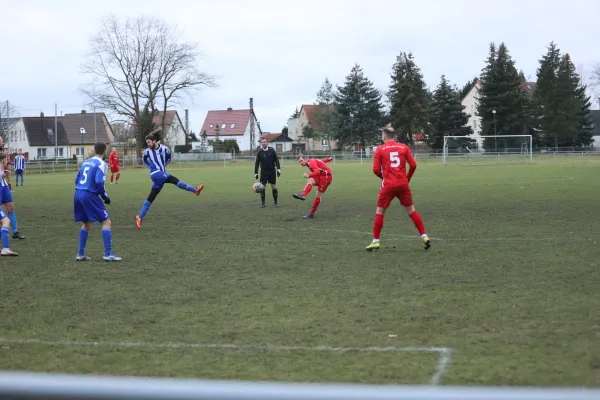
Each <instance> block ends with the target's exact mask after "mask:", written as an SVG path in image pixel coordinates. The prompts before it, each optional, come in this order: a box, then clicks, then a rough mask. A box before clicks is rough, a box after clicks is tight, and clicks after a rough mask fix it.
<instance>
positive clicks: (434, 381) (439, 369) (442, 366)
mask: <svg viewBox="0 0 600 400" xmlns="http://www.w3.org/2000/svg"><path fill="white" fill-rule="evenodd" d="M0 344H5V345H7V344H14V345H42V346H66V347H74V346H85V347H145V348H150V349H159V348H166V349H186V348H187V349H192V348H193V349H227V350H245V351H321V352H362V353H366V352H428V353H438V354H439V358H438V361H437V365H436V368H435V372H434V373H433V375H432V376H431V378H430V380H429V383H430V384H431V385H439V384H440V382H441V379H442V377H443V375H444V374H445V373H446V371H447V369H448V365H449V364H450V361H451V356H452V349H450V348H448V347H339V346H279V345H272V344H219V343H147V342H89V341H75V340H66V341H52V340H41V339H8V338H0Z"/></svg>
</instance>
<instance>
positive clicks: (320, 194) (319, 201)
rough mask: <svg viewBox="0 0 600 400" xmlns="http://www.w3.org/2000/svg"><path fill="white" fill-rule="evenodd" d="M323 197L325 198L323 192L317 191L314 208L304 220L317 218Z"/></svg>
mask: <svg viewBox="0 0 600 400" xmlns="http://www.w3.org/2000/svg"><path fill="white" fill-rule="evenodd" d="M321 197H323V192H319V191H317V196H316V197H315V201H314V202H313V205H312V208H311V209H310V212H309V213H308V214H306V215H305V216H304V218H306V219H308V218H313V217H314V216H315V213H316V212H317V209H318V208H319V205H320V204H321Z"/></svg>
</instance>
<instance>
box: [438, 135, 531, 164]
mask: <svg viewBox="0 0 600 400" xmlns="http://www.w3.org/2000/svg"><path fill="white" fill-rule="evenodd" d="M477 138H481V139H482V140H483V141H484V145H483V146H482V147H483V148H477V145H476V144H474V143H473V139H475V138H474V137H472V136H444V148H443V153H442V163H443V164H444V165H448V164H463V165H464V164H468V165H495V164H513V163H524V162H525V163H528V164H533V137H532V136H531V135H495V136H478V137H477Z"/></svg>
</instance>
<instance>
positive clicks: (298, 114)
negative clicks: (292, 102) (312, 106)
mask: <svg viewBox="0 0 600 400" xmlns="http://www.w3.org/2000/svg"><path fill="white" fill-rule="evenodd" d="M299 116H300V111H298V107H296V111H294V112H293V113H292V115H290V119H294V118H298V117H299Z"/></svg>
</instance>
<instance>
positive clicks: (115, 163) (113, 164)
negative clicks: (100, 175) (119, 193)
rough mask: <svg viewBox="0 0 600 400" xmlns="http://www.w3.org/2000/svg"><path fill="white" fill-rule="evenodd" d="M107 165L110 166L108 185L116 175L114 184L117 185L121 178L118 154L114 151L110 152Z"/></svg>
mask: <svg viewBox="0 0 600 400" xmlns="http://www.w3.org/2000/svg"><path fill="white" fill-rule="evenodd" d="M108 163H109V164H110V183H113V178H114V176H115V174H117V179H116V181H115V183H119V178H120V177H121V167H120V166H119V154H118V153H117V151H116V150H115V149H113V150H112V152H111V153H110V156H108Z"/></svg>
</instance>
